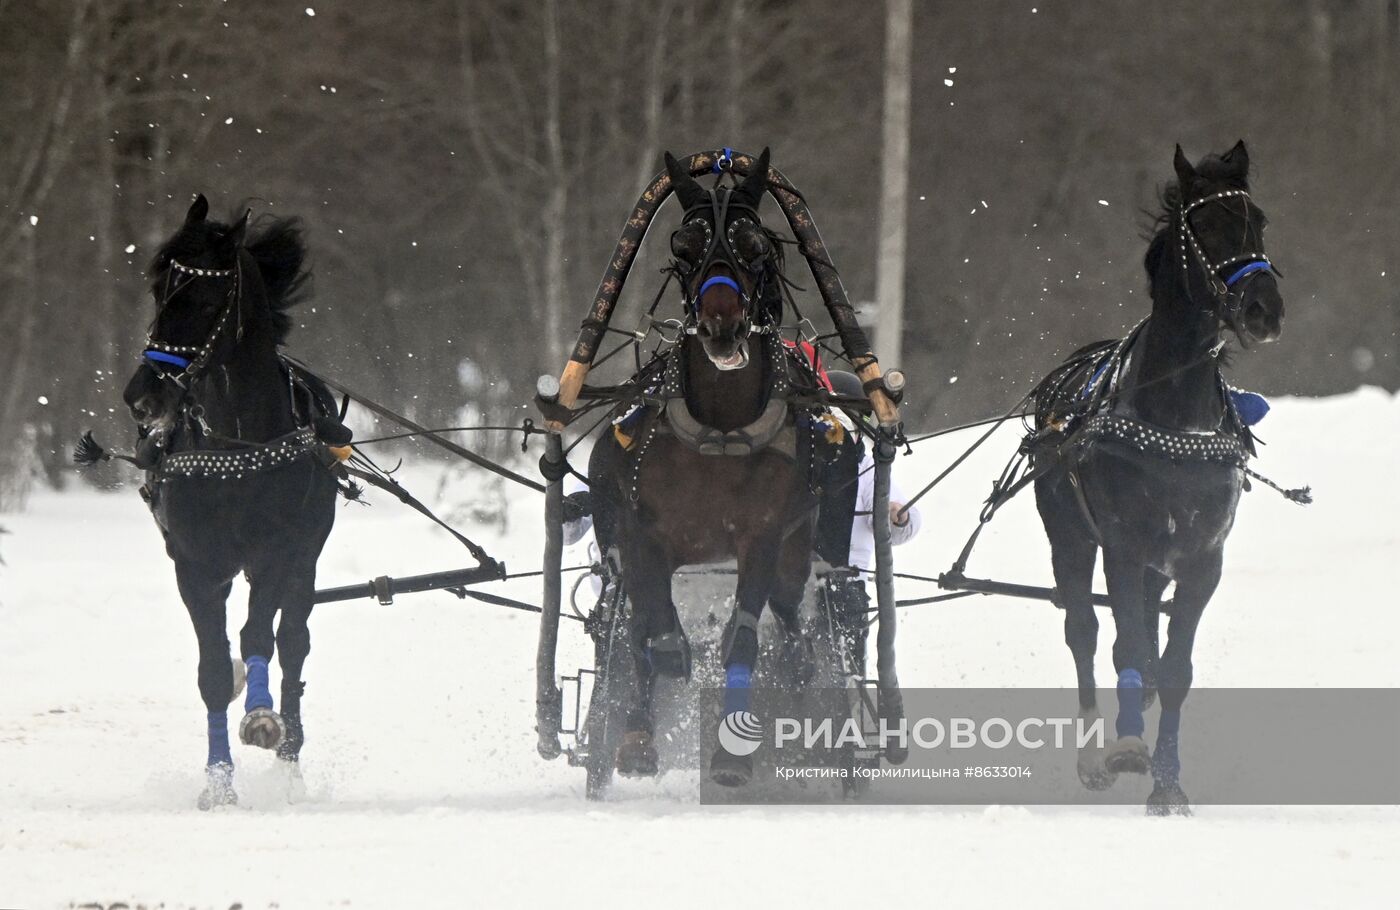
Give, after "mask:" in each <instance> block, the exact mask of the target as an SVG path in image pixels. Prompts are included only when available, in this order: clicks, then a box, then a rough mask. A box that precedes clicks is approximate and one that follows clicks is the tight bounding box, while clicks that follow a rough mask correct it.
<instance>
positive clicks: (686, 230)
mask: <svg viewBox="0 0 1400 910" xmlns="http://www.w3.org/2000/svg"><path fill="white" fill-rule="evenodd" d="M708 228H709V225H707V224H705V223H704V222H703V221H692V222H690V223H688V224H685V225H683V226H681V228H680V229H679V230H677V231H676V232H675V233H674V234H672V235H671V253H672V254H673V255H674V256H675V257H676V258H677V259H681V260H684V261H685V262H688V263H690V264H691V265H696V264H698V263H699V262H700V259H701V257H703V256H704V255H705V248H706V247H707V246H708V245H709V233H710V232H709V230H708Z"/></svg>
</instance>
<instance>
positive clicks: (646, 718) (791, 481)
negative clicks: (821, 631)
mask: <svg viewBox="0 0 1400 910" xmlns="http://www.w3.org/2000/svg"><path fill="white" fill-rule="evenodd" d="M665 161H666V169H667V172H668V173H669V175H670V178H671V181H672V186H673V187H674V189H675V192H676V195H677V198H678V199H679V201H680V204H681V206H682V208H683V209H684V214H683V216H682V223H681V226H680V228H679V229H678V230H677V231H676V232H675V233H674V234H673V235H672V238H671V251H672V254H673V256H674V266H673V267H674V269H675V272H676V274H677V276H678V278H679V280H680V284H681V290H682V294H683V297H684V300H685V308H686V310H685V320H684V322H685V331H684V332H683V333H682V334H681V336H680V338H681V340H680V342H679V344H678V345H677V346H676V347H675V348H674V349H672V351H671V352H670V354H669V356H668V360H667V362H666V366H665V377H664V387H663V388H662V390H661V395H662V396H663V397H664V398H665V400H666V404H665V405H664V406H663V407H646V408H643V409H640V410H639V411H637V412H636V413H635V414H634V416H633V418H629V420H628V421H624V422H623V423H620V424H619V425H617V426H616V428H615V432H613V433H610V434H607V435H605V436H604V437H603V439H601V440H600V441H599V443H598V444H597V445H595V446H594V449H593V454H592V456H591V457H590V461H589V480H590V486H591V488H592V490H593V492H594V497H593V501H594V510H595V528H596V530H597V533H598V539H599V543H600V545H601V546H602V548H603V549H604V550H605V551H606V550H608V549H609V548H610V547H616V552H617V554H618V555H619V556H620V562H621V575H622V583H623V589H624V591H625V593H626V595H627V598H628V601H629V602H630V603H631V604H632V609H631V611H630V635H631V643H632V653H633V655H634V661H633V663H634V665H635V670H636V677H637V685H636V686H629V687H628V691H629V693H630V694H629V696H628V698H627V700H628V701H629V702H630V704H629V705H628V706H627V717H626V724H625V732H624V733H623V736H622V741H621V743H620V745H619V746H618V749H617V752H616V767H617V770H618V772H619V773H621V774H623V775H625V776H643V775H653V774H656V773H657V751H656V747H655V745H654V744H653V736H654V729H653V717H652V694H653V690H654V684H655V680H656V677H657V675H658V674H665V675H668V676H676V677H687V678H688V677H689V675H690V660H691V658H690V645H689V642H688V639H687V637H686V633H685V630H684V629H683V628H682V625H681V622H680V619H679V616H678V615H677V612H676V606H675V603H674V601H673V599H672V588H671V585H672V576H673V575H674V574H675V572H676V570H678V569H680V568H681V567H682V566H687V565H696V564H705V563H714V562H720V561H724V560H727V559H736V560H737V562H738V584H737V588H736V605H735V610H734V613H733V614H732V616H731V617H730V620H729V624H728V626H727V628H726V630H725V633H724V637H723V640H722V645H721V659H722V661H723V664H724V667H725V679H726V696H725V713H726V714H727V715H729V714H732V713H733V712H737V711H747V710H748V707H749V683H750V677H751V674H752V671H753V668H754V665H755V664H756V662H757V659H758V653H759V642H758V622H759V619H760V617H761V616H762V613H763V609H764V606H765V605H770V606H771V607H772V608H773V611H774V613H775V614H776V615H777V617H778V619H779V627H780V628H781V629H782V631H783V634H784V636H785V637H786V639H787V640H786V641H785V642H784V647H788V646H791V647H794V648H797V649H801V647H802V642H803V638H802V634H803V633H802V630H801V627H800V622H799V616H798V612H799V608H800V605H801V600H802V594H803V589H804V586H805V584H806V582H807V577H808V574H809V572H810V555H809V554H810V553H811V551H812V541H813V536H814V528H815V521H814V513H813V508H814V506H815V505H816V499H815V497H814V495H813V493H812V492H811V490H810V489H809V482H808V475H807V472H806V469H805V466H800V465H799V464H798V463H797V461H796V459H795V458H794V457H793V454H792V452H791V451H784V447H783V444H782V441H781V439H779V438H778V437H781V436H782V435H783V433H784V432H790V431H791V427H792V422H793V418H792V416H791V413H790V410H789V406H788V404H787V402H786V401H784V400H783V396H784V393H785V390H786V389H787V388H788V387H787V386H786V385H785V383H786V382H787V381H788V380H787V372H786V370H787V367H786V362H785V358H786V354H784V353H783V345H782V342H781V339H780V337H779V335H778V334H777V329H778V325H779V323H780V321H781V315H782V302H781V296H780V293H781V288H780V281H781V271H780V270H781V264H780V262H779V260H778V256H777V253H776V252H775V249H776V248H775V243H774V240H775V238H774V237H773V236H771V235H770V234H769V233H768V232H767V231H766V230H765V229H764V228H763V226H762V223H761V222H760V221H759V217H758V206H759V202H760V201H761V199H762V198H763V195H764V192H765V191H766V189H767V185H768V161H769V152H768V150H767V149H764V151H763V154H762V155H760V156H759V158H758V160H757V162H756V163H755V165H754V166H753V167H752V168H751V169H750V171H749V175H748V176H747V177H745V178H744V179H743V181H742V182H741V183H739V184H738V185H737V186H734V187H733V188H729V187H724V186H716V187H715V188H714V189H712V190H707V189H705V188H703V187H702V186H701V185H700V184H699V183H698V182H697V181H696V180H695V179H694V178H693V177H691V175H690V173H689V172H688V171H687V170H686V169H685V167H684V166H682V165H680V164H678V163H677V161H676V159H675V158H673V157H672V156H671V155H670V153H667V154H666V156H665ZM792 435H793V436H795V435H796V434H792ZM752 771H753V769H752V761H751V758H750V757H749V756H735V755H732V754H730V753H729V752H728V751H727V750H725V749H723V748H722V747H721V748H717V749H716V751H715V753H714V755H713V757H712V759H711V762H710V768H709V773H710V777H711V779H712V780H714V781H715V782H716V783H719V784H722V785H726V786H739V785H742V784H744V783H746V782H747V781H748V780H749V778H750V777H751V776H752Z"/></svg>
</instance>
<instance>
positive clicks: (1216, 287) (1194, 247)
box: [1177, 190, 1283, 322]
mask: <svg viewBox="0 0 1400 910" xmlns="http://www.w3.org/2000/svg"><path fill="white" fill-rule="evenodd" d="M1233 198H1240V199H1243V200H1244V202H1245V206H1246V208H1247V207H1248V205H1249V203H1250V198H1249V192H1248V191H1247V190H1222V191H1220V192H1218V193H1212V194H1210V195H1209V196H1202V197H1201V198H1200V199H1197V200H1196V201H1194V202H1191V203H1189V204H1188V203H1186V202H1183V203H1182V205H1181V208H1180V210H1179V214H1178V217H1177V223H1178V232H1179V234H1180V244H1179V246H1180V254H1181V274H1182V276H1183V277H1184V278H1185V279H1186V280H1187V281H1188V282H1189V280H1190V265H1189V260H1188V258H1187V250H1188V249H1189V250H1190V251H1191V253H1193V254H1194V256H1195V259H1196V261H1197V262H1198V263H1199V264H1200V266H1201V270H1202V271H1203V272H1204V273H1205V277H1206V285H1207V286H1208V287H1209V288H1210V292H1211V294H1213V295H1214V296H1215V300H1216V302H1217V304H1219V306H1220V308H1221V311H1222V312H1223V314H1224V315H1225V317H1226V319H1227V320H1229V321H1231V322H1233V321H1234V319H1235V318H1236V317H1237V316H1239V314H1240V310H1241V309H1242V308H1243V306H1244V289H1245V287H1246V285H1248V284H1249V279H1250V278H1252V277H1254V276H1255V275H1258V274H1261V273H1263V272H1269V273H1272V274H1273V275H1275V276H1276V277H1279V278H1282V277H1283V274H1282V273H1281V272H1279V270H1278V269H1277V268H1276V267H1275V266H1274V264H1273V262H1271V261H1270V260H1269V257H1268V255H1267V254H1266V253H1265V252H1264V251H1263V250H1262V249H1258V250H1249V249H1246V250H1242V251H1240V252H1239V253H1237V254H1235V255H1234V256H1231V257H1229V258H1227V259H1223V260H1221V261H1220V262H1212V261H1211V258H1210V257H1209V256H1207V255H1206V252H1205V249H1204V248H1203V247H1202V246H1201V242H1200V239H1199V238H1198V237H1197V236H1196V231H1195V229H1194V228H1192V227H1191V220H1190V216H1191V213H1192V212H1193V211H1195V210H1196V209H1198V208H1200V207H1202V206H1205V205H1209V204H1211V203H1217V202H1221V201H1222V200H1225V199H1233ZM1261 246H1262V244H1261ZM1241 263H1243V264H1242V265H1241ZM1235 265H1239V268H1237V269H1235V270H1234V271H1233V272H1231V273H1230V274H1229V276H1228V277H1226V278H1221V277H1220V276H1221V273H1223V272H1224V271H1225V270H1226V269H1229V268H1231V267H1232V266H1235Z"/></svg>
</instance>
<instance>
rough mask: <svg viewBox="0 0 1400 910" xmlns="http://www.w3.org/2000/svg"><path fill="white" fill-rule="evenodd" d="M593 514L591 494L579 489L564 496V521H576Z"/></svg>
mask: <svg viewBox="0 0 1400 910" xmlns="http://www.w3.org/2000/svg"><path fill="white" fill-rule="evenodd" d="M592 514H593V494H592V493H589V492H588V491H587V490H579V491H578V492H577V493H570V494H569V495H568V496H565V497H564V521H565V523H568V522H571V521H578V520H579V519H580V518H585V517H587V516H589V515H592Z"/></svg>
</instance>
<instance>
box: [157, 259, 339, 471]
mask: <svg viewBox="0 0 1400 910" xmlns="http://www.w3.org/2000/svg"><path fill="white" fill-rule="evenodd" d="M176 275H179V276H183V280H180V281H179V282H178V283H175V284H173V286H172V282H174V281H175V279H174V276H176ZM201 278H232V279H233V283H232V286H231V287H230V288H229V292H228V296H227V299H226V301H225V303H224V306H223V308H222V309H221V310H220V312H219V315H218V317H217V318H216V319H215V321H214V326H213V328H212V329H210V331H209V334H208V335H207V336H206V337H205V339H204V341H203V342H202V343H201V344H197V345H189V344H173V343H170V342H164V341H160V340H158V339H156V338H155V337H153V336H150V335H148V336H147V338H146V347H145V350H144V351H143V352H142V358H143V359H144V360H145V361H146V362H147V363H148V364H149V365H150V366H151V368H152V369H153V370H154V371H155V372H156V375H158V376H159V377H160V378H161V379H162V380H163V381H167V382H173V383H174V384H175V385H176V386H178V387H179V389H180V390H181V401H180V417H181V423H182V424H183V427H184V429H185V430H186V432H188V433H190V434H191V435H192V436H194V437H196V438H200V439H204V440H208V441H212V442H216V443H219V444H220V445H221V446H222V447H220V448H195V449H186V450H182V451H178V452H170V451H166V446H167V444H168V443H169V442H170V441H171V440H172V439H173V437H174V436H175V434H176V433H177V432H178V430H173V431H171V432H170V433H169V434H151V435H150V436H148V437H146V439H145V440H143V442H142V445H141V446H140V448H139V449H138V454H139V456H140V458H141V466H142V467H145V468H146V469H147V471H148V474H149V475H150V478H151V480H152V481H153V482H154V483H155V484H157V485H158V484H160V483H161V482H163V481H165V480H168V479H169V478H172V477H202V478H213V479H218V480H241V479H243V478H245V477H248V476H250V475H254V474H259V473H262V472H264V471H269V470H273V469H275V468H280V467H283V466H285V465H288V464H292V463H294V462H296V461H299V460H301V459H302V458H305V457H308V456H315V457H316V458H317V460H318V461H320V462H321V464H323V465H324V466H326V467H327V468H334V467H335V466H336V465H337V464H338V463H339V461H340V460H342V459H341V457H340V455H339V453H337V452H336V451H335V448H336V447H339V446H343V445H345V444H346V443H348V441H349V440H348V438H347V437H348V434H347V433H346V431H345V430H344V427H343V426H342V425H341V424H340V422H339V420H333V421H331V422H327V418H330V417H331V416H332V415H334V414H335V413H336V409H335V404H334V400H333V399H332V398H331V397H330V393H329V392H328V391H327V390H325V389H324V388H318V387H317V386H316V385H315V384H314V383H313V377H311V376H309V375H308V374H304V372H303V371H302V370H300V369H298V368H297V367H296V366H294V365H293V364H291V363H289V362H288V361H287V360H286V359H285V358H283V357H282V356H281V355H280V354H279V355H278V359H279V364H280V366H281V369H282V373H283V375H284V376H285V377H286V380H287V386H288V394H289V398H290V400H291V405H292V417H293V420H294V422H295V423H296V424H297V428H296V429H295V430H292V431H291V432H289V433H286V434H284V435H282V436H279V437H277V438H275V439H272V440H270V441H268V442H252V441H249V440H245V439H241V438H238V437H236V436H235V437H227V436H222V435H220V434H217V433H215V432H214V431H213V430H212V429H211V428H210V426H209V423H208V421H207V420H206V419H205V416H204V406H203V405H201V404H200V403H199V402H198V401H197V400H196V399H195V398H194V394H193V391H194V382H195V380H197V379H200V378H201V377H204V378H206V379H209V380H211V381H212V379H213V376H212V375H209V373H210V369H211V364H210V358H211V357H212V355H213V351H214V347H215V345H216V344H217V343H218V341H219V339H220V338H221V337H223V336H224V335H225V334H227V333H228V332H229V323H230V322H231V321H232V322H234V323H235V325H234V328H233V337H234V340H235V343H236V342H238V341H241V340H242V337H243V252H242V251H241V250H240V251H239V256H238V260H237V263H236V265H235V266H234V267H233V268H229V269H208V268H194V267H192V266H187V265H184V264H182V263H180V262H178V261H176V260H174V259H171V260H170V269H169V272H167V274H166V286H165V293H164V294H163V295H162V299H161V303H160V306H161V307H162V308H163V307H165V306H166V305H168V304H169V303H170V301H171V300H172V299H173V298H174V297H175V296H176V295H177V294H179V293H180V291H182V290H184V288H185V287H187V286H188V284H189V283H190V282H191V281H195V280H198V279H201ZM220 369H222V370H224V378H225V382H227V376H228V374H227V369H226V368H224V367H221V368H220ZM340 416H342V417H343V416H344V415H343V414H342V415H340ZM337 427H339V431H337V429H336V428H337Z"/></svg>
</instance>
